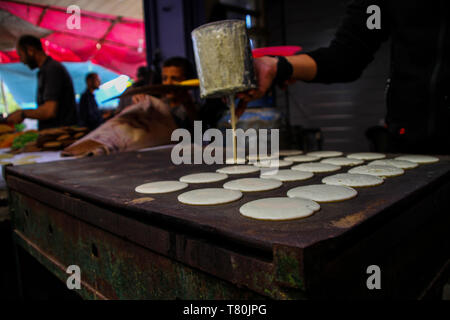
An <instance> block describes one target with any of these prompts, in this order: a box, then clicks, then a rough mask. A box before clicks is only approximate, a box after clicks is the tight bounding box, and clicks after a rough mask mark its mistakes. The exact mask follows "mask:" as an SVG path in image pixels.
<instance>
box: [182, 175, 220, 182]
mask: <svg viewBox="0 0 450 320" xmlns="http://www.w3.org/2000/svg"><path fill="white" fill-rule="evenodd" d="M226 178H228V175H226V174H224V173H218V172H202V173H193V174H189V175H187V176H183V177H181V178H180V182H184V183H212V182H217V181H222V180H225V179H226Z"/></svg>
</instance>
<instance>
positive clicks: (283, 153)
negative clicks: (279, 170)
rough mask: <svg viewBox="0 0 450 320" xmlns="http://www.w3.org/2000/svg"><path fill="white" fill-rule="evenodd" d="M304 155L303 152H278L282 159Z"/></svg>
mask: <svg viewBox="0 0 450 320" xmlns="http://www.w3.org/2000/svg"><path fill="white" fill-rule="evenodd" d="M302 153H303V151H302V150H280V152H278V154H279V155H280V156H282V157H290V156H297V155H299V154H302Z"/></svg>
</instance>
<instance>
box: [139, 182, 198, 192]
mask: <svg viewBox="0 0 450 320" xmlns="http://www.w3.org/2000/svg"><path fill="white" fill-rule="evenodd" d="M188 186H189V185H188V184H187V183H184V182H180V181H155V182H149V183H146V184H142V185H140V186H137V187H136V189H134V190H135V191H136V192H138V193H146V194H157V193H169V192H175V191H179V190H183V189H185V188H187V187H188Z"/></svg>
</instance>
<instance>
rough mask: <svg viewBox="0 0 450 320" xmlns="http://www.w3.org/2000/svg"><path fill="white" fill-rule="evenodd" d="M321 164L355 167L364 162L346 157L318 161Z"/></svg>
mask: <svg viewBox="0 0 450 320" xmlns="http://www.w3.org/2000/svg"><path fill="white" fill-rule="evenodd" d="M320 162H321V163H328V164H334V165H336V166H357V165H360V164H363V163H364V160H359V159H350V158H347V157H338V158H327V159H323V160H322V161H320Z"/></svg>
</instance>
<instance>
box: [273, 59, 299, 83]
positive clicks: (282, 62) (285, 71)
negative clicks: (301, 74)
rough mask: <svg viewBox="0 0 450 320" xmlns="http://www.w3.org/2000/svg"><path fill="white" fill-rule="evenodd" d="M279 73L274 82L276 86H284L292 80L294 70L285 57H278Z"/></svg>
mask: <svg viewBox="0 0 450 320" xmlns="http://www.w3.org/2000/svg"><path fill="white" fill-rule="evenodd" d="M276 58H277V59H278V61H277V72H276V75H275V80H274V82H275V83H276V84H279V85H282V84H284V83H285V82H286V81H288V80H290V79H291V78H292V74H293V73H294V68H293V66H292V64H291V63H290V62H289V61H288V59H286V57H283V56H277V57H276Z"/></svg>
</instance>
